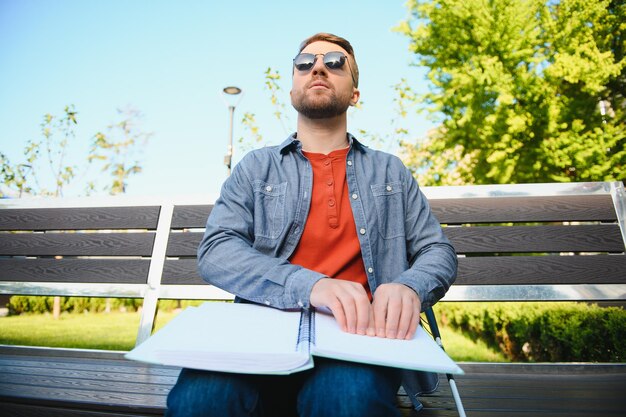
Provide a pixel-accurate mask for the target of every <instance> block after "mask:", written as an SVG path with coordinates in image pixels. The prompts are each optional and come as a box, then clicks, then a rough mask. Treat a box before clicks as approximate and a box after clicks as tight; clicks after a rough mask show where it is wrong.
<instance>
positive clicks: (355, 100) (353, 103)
mask: <svg viewBox="0 0 626 417" xmlns="http://www.w3.org/2000/svg"><path fill="white" fill-rule="evenodd" d="M360 97H361V92H360V91H359V89H358V88H356V87H355V88H353V89H352V99H351V100H350V105H351V106H356V103H358V102H359V98H360Z"/></svg>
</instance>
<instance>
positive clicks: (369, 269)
mask: <svg viewBox="0 0 626 417" xmlns="http://www.w3.org/2000/svg"><path fill="white" fill-rule="evenodd" d="M367 272H369V273H370V274H371V273H372V272H374V268H372V267H371V266H370V267H369V268H367Z"/></svg>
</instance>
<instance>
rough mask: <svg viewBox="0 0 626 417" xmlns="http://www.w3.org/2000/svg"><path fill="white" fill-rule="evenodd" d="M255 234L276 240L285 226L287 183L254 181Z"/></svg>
mask: <svg viewBox="0 0 626 417" xmlns="http://www.w3.org/2000/svg"><path fill="white" fill-rule="evenodd" d="M253 189H254V234H255V235H256V236H259V237H265V238H269V239H276V238H278V236H280V233H281V232H282V230H283V228H284V226H285V195H286V193H287V183H286V182H283V183H279V184H270V183H267V182H264V181H261V180H257V181H254V183H253Z"/></svg>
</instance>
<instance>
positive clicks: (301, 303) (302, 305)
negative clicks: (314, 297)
mask: <svg viewBox="0 0 626 417" xmlns="http://www.w3.org/2000/svg"><path fill="white" fill-rule="evenodd" d="M298 306H299V307H300V308H302V307H304V303H303V302H302V301H301V300H298Z"/></svg>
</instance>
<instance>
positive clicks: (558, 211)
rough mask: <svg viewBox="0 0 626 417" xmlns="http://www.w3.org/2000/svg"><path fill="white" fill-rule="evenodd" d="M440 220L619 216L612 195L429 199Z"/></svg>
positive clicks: (557, 219) (554, 219)
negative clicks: (616, 213)
mask: <svg viewBox="0 0 626 417" xmlns="http://www.w3.org/2000/svg"><path fill="white" fill-rule="evenodd" d="M429 203H430V206H431V207H432V209H433V212H434V214H435V216H437V219H438V220H439V221H440V222H441V223H445V224H463V223H508V222H513V223H520V222H563V221H604V222H612V221H615V220H616V219H617V216H616V215H615V209H614V208H613V200H612V199H611V196H610V195H580V196H567V195H565V196H550V197H497V198H450V199H432V200H429Z"/></svg>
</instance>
